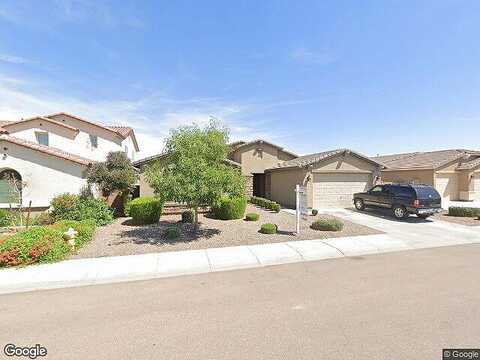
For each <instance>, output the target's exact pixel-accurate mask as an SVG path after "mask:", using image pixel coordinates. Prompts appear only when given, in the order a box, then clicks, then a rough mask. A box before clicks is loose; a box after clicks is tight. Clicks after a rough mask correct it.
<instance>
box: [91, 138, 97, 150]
mask: <svg viewBox="0 0 480 360" xmlns="http://www.w3.org/2000/svg"><path fill="white" fill-rule="evenodd" d="M90 146H91V147H92V149H96V148H98V136H97V135H90Z"/></svg>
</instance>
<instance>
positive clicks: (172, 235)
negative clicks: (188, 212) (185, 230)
mask: <svg viewBox="0 0 480 360" xmlns="http://www.w3.org/2000/svg"><path fill="white" fill-rule="evenodd" d="M163 235H164V236H165V237H166V238H167V239H169V240H173V239H177V238H179V237H180V230H179V229H178V228H177V227H169V228H168V229H167V230H165V232H164V234H163Z"/></svg>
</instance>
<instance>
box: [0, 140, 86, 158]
mask: <svg viewBox="0 0 480 360" xmlns="http://www.w3.org/2000/svg"><path fill="white" fill-rule="evenodd" d="M0 141H6V142H9V143H12V144H16V145H19V146H23V147H26V148H29V149H32V150H35V151H39V152H42V153H44V154H48V155H52V156H56V157H59V158H62V159H65V160H69V161H73V162H75V163H78V164H81V165H89V164H91V163H93V162H94V161H92V160H89V159H86V158H84V157H81V156H78V155H74V154H71V153H68V152H66V151H63V150H60V149H57V148H54V147H51V146H46V145H40V144H36V143H34V142H31V141H28V140H24V139H20V138H17V137H14V136H10V135H5V134H3V135H0Z"/></svg>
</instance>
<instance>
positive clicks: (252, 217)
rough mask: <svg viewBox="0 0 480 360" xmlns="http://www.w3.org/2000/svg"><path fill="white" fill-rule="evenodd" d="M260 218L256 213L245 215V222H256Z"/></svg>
mask: <svg viewBox="0 0 480 360" xmlns="http://www.w3.org/2000/svg"><path fill="white" fill-rule="evenodd" d="M259 218H260V215H258V214H257V213H248V214H247V215H245V220H246V221H257V220H258V219H259Z"/></svg>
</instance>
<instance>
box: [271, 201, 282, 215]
mask: <svg viewBox="0 0 480 360" xmlns="http://www.w3.org/2000/svg"><path fill="white" fill-rule="evenodd" d="M281 209H282V208H281V207H280V204H277V203H273V204H272V207H271V210H272V211H275V212H277V213H278V212H280V210H281Z"/></svg>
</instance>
